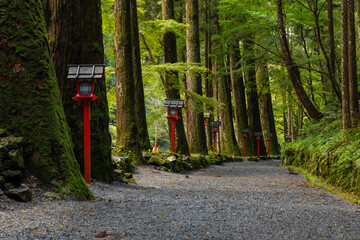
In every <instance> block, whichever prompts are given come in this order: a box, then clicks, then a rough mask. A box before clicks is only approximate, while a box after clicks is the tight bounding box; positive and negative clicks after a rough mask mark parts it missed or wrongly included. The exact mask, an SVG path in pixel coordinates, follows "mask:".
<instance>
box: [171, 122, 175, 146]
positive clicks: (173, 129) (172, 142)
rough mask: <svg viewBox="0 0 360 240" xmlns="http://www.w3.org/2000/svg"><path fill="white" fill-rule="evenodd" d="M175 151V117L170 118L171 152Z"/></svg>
mask: <svg viewBox="0 0 360 240" xmlns="http://www.w3.org/2000/svg"><path fill="white" fill-rule="evenodd" d="M174 151H175V118H172V119H171V152H174Z"/></svg>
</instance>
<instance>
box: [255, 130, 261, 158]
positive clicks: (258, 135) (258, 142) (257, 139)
mask: <svg viewBox="0 0 360 240" xmlns="http://www.w3.org/2000/svg"><path fill="white" fill-rule="evenodd" d="M261 136H262V133H261V132H256V133H255V137H256V141H257V156H258V157H259V156H260V141H261Z"/></svg>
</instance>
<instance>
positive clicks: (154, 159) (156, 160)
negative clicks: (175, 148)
mask: <svg viewBox="0 0 360 240" xmlns="http://www.w3.org/2000/svg"><path fill="white" fill-rule="evenodd" d="M165 163H166V160H165V159H163V158H161V157H160V156H158V155H153V156H152V157H151V158H150V159H149V161H148V164H151V165H155V166H163V165H165Z"/></svg>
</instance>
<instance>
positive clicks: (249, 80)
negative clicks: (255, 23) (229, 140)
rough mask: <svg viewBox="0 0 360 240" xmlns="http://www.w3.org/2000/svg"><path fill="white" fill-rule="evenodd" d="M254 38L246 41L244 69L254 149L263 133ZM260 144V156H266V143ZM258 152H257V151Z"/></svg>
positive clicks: (261, 142) (251, 138)
mask: <svg viewBox="0 0 360 240" xmlns="http://www.w3.org/2000/svg"><path fill="white" fill-rule="evenodd" d="M253 42H254V41H253V36H252V37H251V38H249V37H248V38H247V39H245V41H244V65H245V66H244V67H245V69H246V71H245V86H246V101H247V103H248V116H249V125H250V140H251V143H252V146H254V149H256V148H257V145H258V143H257V141H256V137H255V133H262V127H261V120H260V109H259V96H258V92H257V84H256V70H255V59H254V56H255V54H254V44H253ZM262 140H263V137H261V141H260V142H259V150H260V151H259V153H260V155H266V149H265V145H264V142H263V141H262ZM255 152H257V151H255Z"/></svg>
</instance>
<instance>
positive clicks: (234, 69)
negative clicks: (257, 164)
mask: <svg viewBox="0 0 360 240" xmlns="http://www.w3.org/2000/svg"><path fill="white" fill-rule="evenodd" d="M230 71H231V85H232V92H233V98H234V113H235V134H236V138H237V143H238V145H239V147H240V149H241V151H242V152H244V137H243V134H242V133H241V129H249V122H248V114H247V109H246V100H245V99H246V95H245V85H244V79H243V73H242V69H241V58H240V48H239V42H238V40H235V41H234V43H233V44H232V45H231V46H230ZM246 152H247V155H253V153H254V152H253V146H252V144H251V142H250V141H247V143H246Z"/></svg>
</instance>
